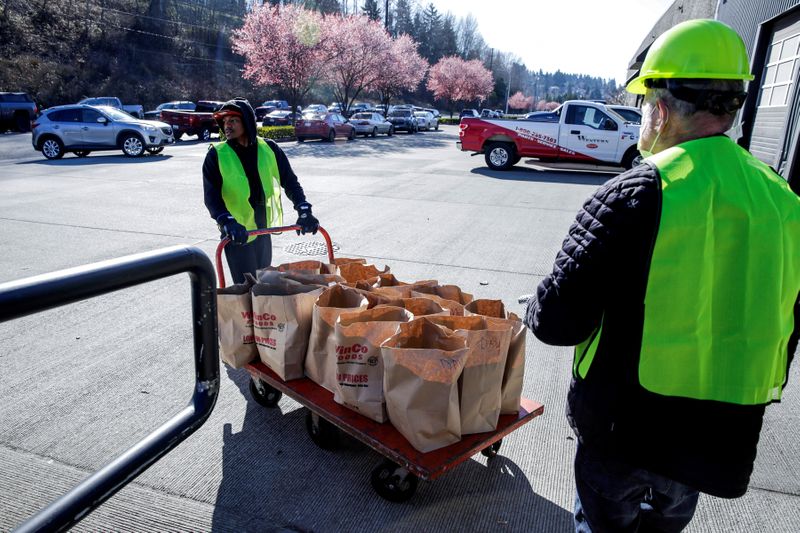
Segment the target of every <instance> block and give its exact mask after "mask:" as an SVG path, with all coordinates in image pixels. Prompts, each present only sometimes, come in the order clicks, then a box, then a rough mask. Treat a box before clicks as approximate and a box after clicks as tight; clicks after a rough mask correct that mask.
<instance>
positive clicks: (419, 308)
mask: <svg viewBox="0 0 800 533" xmlns="http://www.w3.org/2000/svg"><path fill="white" fill-rule="evenodd" d="M388 305H393V306H396V307H402V308H404V309H408V310H409V311H410V312H411V314H412V315H413V317H414V318H419V317H421V316H428V315H449V314H450V312H449V311H448V310H447V309H444V308H442V306H441V305H439V304H438V303H436V302H434V301H433V300H431V299H430V298H400V299H398V300H394V301H392V303H391V304H388Z"/></svg>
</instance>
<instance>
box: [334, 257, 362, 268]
mask: <svg viewBox="0 0 800 533" xmlns="http://www.w3.org/2000/svg"><path fill="white" fill-rule="evenodd" d="M347 263H361V264H362V265H366V264H367V260H366V259H364V258H363V257H337V258H336V259H334V260H333V264H334V265H336V266H337V267H338V266H341V265H346V264H347Z"/></svg>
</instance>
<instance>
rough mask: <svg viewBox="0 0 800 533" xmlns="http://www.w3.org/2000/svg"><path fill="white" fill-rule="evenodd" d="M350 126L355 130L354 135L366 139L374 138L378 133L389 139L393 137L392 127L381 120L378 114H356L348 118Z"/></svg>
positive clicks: (386, 121)
mask: <svg viewBox="0 0 800 533" xmlns="http://www.w3.org/2000/svg"><path fill="white" fill-rule="evenodd" d="M350 124H352V125H353V127H355V129H356V133H357V134H360V135H363V136H364V137H366V136H367V135H372V136H373V137H375V136H376V135H377V134H379V133H385V134H386V135H388V136H389V137H391V136H392V135H394V126H393V125H392V123H391V122H389V121H388V120H386V119H385V118H383V115H381V114H379V113H370V112H363V113H356V114H354V115H353V116H352V117H350Z"/></svg>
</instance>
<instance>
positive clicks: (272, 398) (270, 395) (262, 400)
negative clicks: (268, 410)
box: [250, 378, 283, 407]
mask: <svg viewBox="0 0 800 533" xmlns="http://www.w3.org/2000/svg"><path fill="white" fill-rule="evenodd" d="M250 394H251V395H252V396H253V399H254V400H255V401H256V402H258V403H259V404H260V405H263V406H264V407H275V406H277V405H278V402H279V401H280V400H281V396H283V393H282V392H281V391H279V390H278V389H276V388H274V387H270V386H269V385H267V384H266V383H264V382H263V381H261V380H260V379H255V378H250Z"/></svg>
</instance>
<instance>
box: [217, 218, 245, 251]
mask: <svg viewBox="0 0 800 533" xmlns="http://www.w3.org/2000/svg"><path fill="white" fill-rule="evenodd" d="M217 225H218V226H219V229H220V231H221V232H222V233H223V234H224V235H225V236H226V237H227V238H229V239H230V240H231V241H233V242H234V243H236V244H247V237H248V235H247V228H245V227H244V226H242V225H241V224H239V223H238V222H236V219H235V218H233V216H232V215H230V214H229V213H226V214H224V215H220V216H219V218H217Z"/></svg>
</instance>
